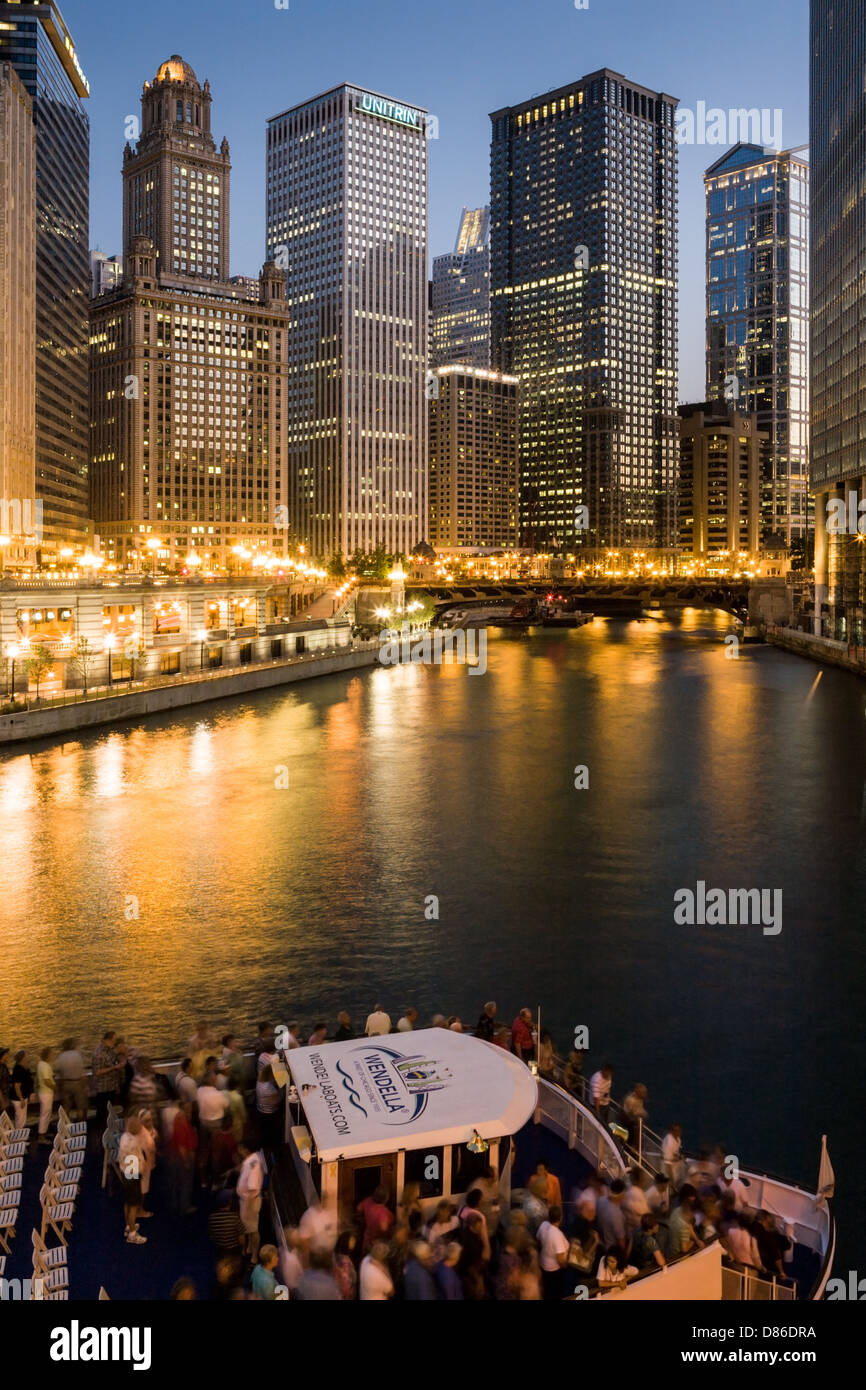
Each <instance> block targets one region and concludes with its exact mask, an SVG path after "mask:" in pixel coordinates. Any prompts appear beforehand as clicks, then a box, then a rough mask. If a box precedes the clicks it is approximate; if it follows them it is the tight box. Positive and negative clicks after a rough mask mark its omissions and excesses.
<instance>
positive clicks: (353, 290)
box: [267, 84, 427, 557]
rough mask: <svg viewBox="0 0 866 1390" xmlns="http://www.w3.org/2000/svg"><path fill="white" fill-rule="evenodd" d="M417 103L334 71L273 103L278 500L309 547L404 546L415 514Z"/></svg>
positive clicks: (418, 445) (421, 394)
mask: <svg viewBox="0 0 866 1390" xmlns="http://www.w3.org/2000/svg"><path fill="white" fill-rule="evenodd" d="M426 123H427V115H426V112H425V111H423V110H422V109H421V108H420V107H417V106H407V105H404V104H402V103H400V102H397V101H394V100H392V99H391V98H389V97H384V96H381V95H379V94H377V93H374V92H370V91H367V90H365V89H364V88H361V87H353V86H349V85H346V84H343V85H340V86H338V87H334V88H332V89H331V90H330V91H327V92H324V93H322V94H321V95H320V96H317V97H314V98H313V99H312V100H310V101H307V102H304V103H302V104H301V105H299V106H295V107H292V108H291V109H290V110H287V111H284V112H282V113H281V114H280V115H278V116H274V117H273V118H272V119H271V120H270V121H269V122H268V132H267V247H268V255H269V257H271V258H272V259H274V260H275V261H277V263H278V264H281V265H283V266H284V267H285V272H286V284H287V295H288V300H289V306H290V310H291V329H290V335H289V368H288V393H289V394H288V403H287V414H288V416H289V422H290V423H289V431H290V436H289V467H288V488H289V516H290V522H291V529H292V535H293V538H294V539H295V540H296V541H298V542H302V543H303V544H304V545H306V547H307V550H308V552H310V553H312V554H314V555H317V556H321V557H326V556H329V555H331V554H332V553H333V552H334V551H342V552H343V554H345V555H349V554H351V553H352V552H353V551H354V550H355V549H356V548H358V549H361V550H364V551H369V550H371V549H373V548H375V547H376V546H379V545H383V546H385V548H386V549H387V550H389V551H391V552H393V553H404V554H407V555H408V554H409V552H410V551H411V550H412V549H413V547H414V546H415V545H416V543H418V542H419V541H422V540H424V539H425V533H426V527H427V398H426V395H425V385H426V371H427V138H426Z"/></svg>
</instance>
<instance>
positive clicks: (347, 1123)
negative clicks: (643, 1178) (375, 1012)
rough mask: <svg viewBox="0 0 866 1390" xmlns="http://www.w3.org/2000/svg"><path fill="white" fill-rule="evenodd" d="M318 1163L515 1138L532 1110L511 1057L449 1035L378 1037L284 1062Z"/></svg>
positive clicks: (443, 1031)
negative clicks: (476, 1136) (477, 1138)
mask: <svg viewBox="0 0 866 1390" xmlns="http://www.w3.org/2000/svg"><path fill="white" fill-rule="evenodd" d="M286 1060H287V1062H288V1065H289V1069H290V1071H291V1073H292V1080H293V1081H294V1083H295V1085H296V1086H297V1088H298V1093H299V1097H300V1100H301V1104H302V1105H303V1107H304V1112H305V1114H306V1117H307V1124H308V1126H309V1128H310V1130H311V1132H312V1135H313V1138H314V1139H315V1142H316V1148H317V1150H318V1155H319V1158H320V1159H321V1161H322V1162H323V1163H330V1162H332V1161H333V1160H334V1159H339V1158H363V1157H366V1156H367V1155H374V1154H387V1153H396V1152H397V1150H398V1149H422V1148H424V1147H425V1146H428V1145H429V1146H430V1147H438V1146H439V1145H444V1144H465V1143H467V1142H468V1141H469V1140H470V1139H471V1138H472V1134H473V1131H474V1130H477V1131H478V1133H479V1134H480V1135H481V1137H482V1138H483V1139H499V1138H501V1137H502V1136H503V1135H506V1134H514V1133H516V1131H517V1130H519V1129H521V1128H522V1126H523V1125H525V1124H526V1121H527V1120H528V1119H529V1117H530V1115H531V1114H532V1112H533V1110H534V1109H535V1107H536V1104H537V1091H538V1088H537V1086H536V1084H535V1077H534V1076H533V1075H532V1073H531V1072H530V1070H529V1068H528V1067H527V1066H525V1065H524V1063H523V1062H520V1061H518V1059H517V1058H516V1057H514V1056H512V1054H511V1053H510V1052H506V1051H505V1050H504V1049H503V1048H501V1047H496V1046H494V1045H493V1044H492V1043H486V1042H482V1041H481V1039H480V1038H472V1037H469V1036H468V1035H467V1034H465V1033H452V1032H451V1030H450V1029H448V1028H425V1029H423V1030H422V1031H420V1032H417V1033H386V1034H385V1035H384V1036H383V1037H379V1038H355V1039H353V1040H352V1041H350V1042H339V1043H325V1044H324V1045H323V1046H322V1047H302V1048H294V1049H292V1051H291V1052H289V1053H287V1054H286Z"/></svg>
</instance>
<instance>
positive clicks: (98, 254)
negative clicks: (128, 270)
mask: <svg viewBox="0 0 866 1390" xmlns="http://www.w3.org/2000/svg"><path fill="white" fill-rule="evenodd" d="M122 279H123V257H122V256H107V255H106V254H105V252H104V251H91V253H90V297H91V299H95V298H96V297H97V295H100V294H105V293H106V292H107V291H108V290H116V289H117V287H118V285H119V284H120V282H121V280H122Z"/></svg>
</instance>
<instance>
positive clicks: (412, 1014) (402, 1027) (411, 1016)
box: [397, 1008, 418, 1033]
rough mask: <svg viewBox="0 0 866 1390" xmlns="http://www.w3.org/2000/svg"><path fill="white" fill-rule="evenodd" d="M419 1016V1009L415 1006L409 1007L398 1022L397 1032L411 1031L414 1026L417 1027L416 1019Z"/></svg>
mask: <svg viewBox="0 0 866 1390" xmlns="http://www.w3.org/2000/svg"><path fill="white" fill-rule="evenodd" d="M417 1018H418V1010H417V1009H415V1008H408V1009H407V1010H406V1012H405V1013H404V1015H403V1017H402V1018H401V1019H399V1020H398V1022H397V1032H398V1033H411V1032H412V1030H413V1028H414V1027H415V1021H416V1019H417Z"/></svg>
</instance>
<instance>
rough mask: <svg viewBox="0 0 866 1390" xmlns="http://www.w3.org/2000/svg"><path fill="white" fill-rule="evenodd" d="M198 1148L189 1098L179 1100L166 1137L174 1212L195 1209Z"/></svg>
mask: <svg viewBox="0 0 866 1390" xmlns="http://www.w3.org/2000/svg"><path fill="white" fill-rule="evenodd" d="M197 1150H198V1135H197V1134H196V1132H195V1129H194V1127H193V1123H192V1106H191V1105H190V1103H189V1101H188V1100H180V1101H178V1103H177V1109H176V1112H175V1115H174V1119H173V1120H172V1122H171V1129H170V1132H169V1134H168V1139H167V1151H168V1170H169V1191H170V1193H171V1209H172V1212H173V1213H174V1215H175V1216H192V1214H193V1213H194V1212H195V1210H196V1208H195V1207H194V1206H193V1204H192V1185H193V1178H194V1175H195V1156H196V1152H197Z"/></svg>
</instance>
